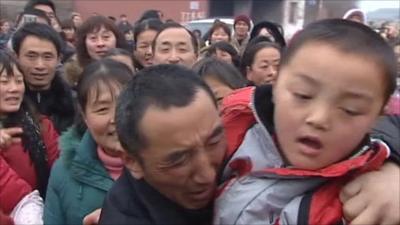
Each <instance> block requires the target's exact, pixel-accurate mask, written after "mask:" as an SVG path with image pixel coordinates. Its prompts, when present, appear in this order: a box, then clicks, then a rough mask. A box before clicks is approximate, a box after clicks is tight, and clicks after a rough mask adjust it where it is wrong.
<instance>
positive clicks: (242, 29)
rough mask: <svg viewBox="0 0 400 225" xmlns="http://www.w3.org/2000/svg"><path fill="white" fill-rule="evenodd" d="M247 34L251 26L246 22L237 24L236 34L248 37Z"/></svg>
mask: <svg viewBox="0 0 400 225" xmlns="http://www.w3.org/2000/svg"><path fill="white" fill-rule="evenodd" d="M247 32H249V25H247V23H245V22H244V21H238V22H237V23H236V24H235V34H237V35H238V36H246V35H247Z"/></svg>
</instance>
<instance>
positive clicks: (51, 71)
mask: <svg viewBox="0 0 400 225" xmlns="http://www.w3.org/2000/svg"><path fill="white" fill-rule="evenodd" d="M17 54H18V59H19V62H20V64H21V67H22V69H23V72H24V76H25V79H26V82H27V84H28V87H29V88H30V89H32V90H47V89H49V88H50V86H51V82H52V80H53V79H54V76H55V72H56V67H57V65H58V63H59V57H58V54H57V49H56V47H55V46H54V44H53V43H52V42H50V41H48V40H45V39H40V38H38V37H36V36H27V37H26V38H25V39H24V40H23V41H22V43H21V47H20V50H19V52H18V53H17Z"/></svg>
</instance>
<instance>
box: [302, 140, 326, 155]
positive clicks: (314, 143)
mask: <svg viewBox="0 0 400 225" xmlns="http://www.w3.org/2000/svg"><path fill="white" fill-rule="evenodd" d="M297 141H298V142H299V143H300V144H302V145H303V146H304V147H305V148H304V149H302V151H303V152H304V153H306V154H310V155H315V154H317V153H319V151H320V150H321V149H322V147H323V145H322V143H321V141H320V140H319V139H318V138H316V137H310V136H305V137H300V138H298V139H297Z"/></svg>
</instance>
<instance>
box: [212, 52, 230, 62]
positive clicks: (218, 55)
mask: <svg viewBox="0 0 400 225" xmlns="http://www.w3.org/2000/svg"><path fill="white" fill-rule="evenodd" d="M214 56H215V57H216V58H217V59H219V60H221V61H224V62H226V63H229V64H233V62H232V56H231V55H230V54H229V53H228V52H226V51H224V50H221V49H217V50H216V51H215V55H214Z"/></svg>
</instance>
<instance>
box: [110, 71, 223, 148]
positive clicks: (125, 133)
mask: <svg viewBox="0 0 400 225" xmlns="http://www.w3.org/2000/svg"><path fill="white" fill-rule="evenodd" d="M199 90H204V91H206V92H207V94H208V95H209V96H210V99H212V101H213V102H214V104H215V107H217V104H216V101H215V98H214V96H213V94H212V92H211V90H210V88H209V87H208V86H207V85H206V83H204V81H203V80H202V79H201V78H200V77H199V76H198V75H197V74H196V73H195V72H194V71H192V70H190V69H187V68H184V67H182V66H179V65H156V66H152V67H147V68H144V69H143V70H141V71H140V72H138V73H137V75H136V76H135V77H134V78H133V79H132V80H131V81H130V82H129V83H128V85H127V88H126V89H125V90H124V91H122V93H121V94H120V96H119V99H118V103H117V109H116V113H115V118H116V119H115V120H116V127H117V133H118V137H119V140H120V142H121V145H122V147H123V148H124V149H125V150H126V151H127V152H128V154H129V155H133V156H137V153H138V152H139V151H140V150H142V149H143V148H146V147H147V146H148V143H147V141H146V135H145V134H143V133H141V131H140V128H139V126H140V122H141V120H142V118H143V117H144V114H145V113H146V111H147V109H148V108H149V107H150V106H155V107H157V108H160V109H162V110H168V109H169V108H171V107H185V106H188V105H189V104H191V103H192V102H193V101H194V100H195V96H196V94H197V93H198V92H199ZM165 119H166V120H167V119H168V118H165Z"/></svg>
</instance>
